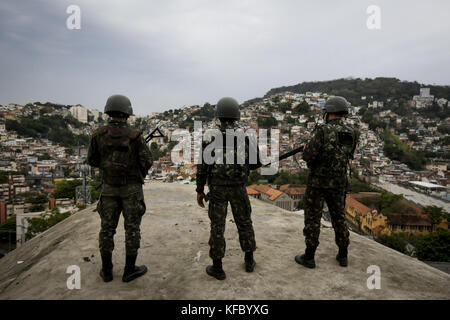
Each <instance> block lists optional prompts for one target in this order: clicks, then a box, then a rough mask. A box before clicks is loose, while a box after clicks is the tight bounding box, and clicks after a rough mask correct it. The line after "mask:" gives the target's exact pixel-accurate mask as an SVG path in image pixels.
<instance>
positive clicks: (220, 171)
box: [208, 132, 249, 185]
mask: <svg viewBox="0 0 450 320" xmlns="http://www.w3.org/2000/svg"><path fill="white" fill-rule="evenodd" d="M227 136H228V135H227V133H226V132H222V139H223V140H222V143H223V149H222V163H221V164H219V163H217V162H216V163H214V164H213V165H211V166H210V167H209V170H208V171H209V172H208V176H209V181H210V183H211V184H217V185H235V184H243V183H246V182H247V177H248V174H249V169H248V165H247V164H246V163H245V161H247V159H248V151H247V150H241V148H242V147H243V146H242V145H240V144H239V143H238V141H237V138H236V137H235V136H234V135H231V136H228V137H227ZM227 138H228V140H227ZM231 140H233V141H234V142H233V143H232V147H231ZM227 141H228V143H227ZM241 152H242V153H243V155H244V163H238V154H240V153H241ZM227 155H228V156H229V157H230V159H233V161H232V163H227Z"/></svg>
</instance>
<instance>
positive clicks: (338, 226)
mask: <svg viewBox="0 0 450 320" xmlns="http://www.w3.org/2000/svg"><path fill="white" fill-rule="evenodd" d="M348 106H349V103H348V102H347V100H346V99H345V98H343V97H331V98H329V99H328V100H327V102H326V103H325V114H324V116H325V123H324V124H323V125H319V126H317V127H316V129H315V130H314V132H313V136H312V138H311V140H310V141H309V143H308V144H307V145H306V146H305V150H304V152H303V159H304V160H305V161H306V163H307V165H308V168H309V170H310V173H309V176H308V182H307V188H306V194H305V227H304V229H303V234H304V236H305V243H306V250H305V253H304V254H303V255H297V256H296V257H295V261H296V262H297V263H299V264H301V265H303V266H305V267H308V268H314V267H315V266H316V264H315V261H314V254H315V251H316V248H317V246H318V245H319V233H320V220H321V218H322V209H323V201H324V200H325V201H326V203H327V206H328V209H329V211H330V216H331V222H332V225H333V228H334V232H335V239H336V244H337V245H338V247H339V252H338V254H337V256H336V259H337V260H338V261H339V264H340V265H341V266H342V267H346V266H347V263H348V262H347V247H348V245H349V232H348V229H347V225H346V221H345V211H344V210H345V196H346V191H347V184H348V179H347V169H348V167H349V162H350V160H351V159H353V154H354V152H355V148H356V145H357V142H358V138H359V132H358V130H355V129H353V128H352V127H350V126H349V125H347V124H345V123H344V121H343V117H344V116H345V115H347V114H348Z"/></svg>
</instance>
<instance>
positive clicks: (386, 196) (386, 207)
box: [378, 192, 403, 213]
mask: <svg viewBox="0 0 450 320" xmlns="http://www.w3.org/2000/svg"><path fill="white" fill-rule="evenodd" d="M401 199H403V194H393V193H390V192H383V193H381V196H380V202H379V208H378V211H379V212H383V213H387V211H391V209H392V207H393V205H394V204H395V203H396V202H397V201H400V200H401Z"/></svg>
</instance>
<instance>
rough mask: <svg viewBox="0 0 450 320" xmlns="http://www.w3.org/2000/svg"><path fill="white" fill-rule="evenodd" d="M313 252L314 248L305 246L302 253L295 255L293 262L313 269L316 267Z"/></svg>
mask: <svg viewBox="0 0 450 320" xmlns="http://www.w3.org/2000/svg"><path fill="white" fill-rule="evenodd" d="M315 252H316V249H315V248H312V247H306V250H305V253H304V254H302V255H297V256H295V262H297V263H298V264H301V265H302V266H305V267H307V268H311V269H313V268H315V267H316V262H315V261H314V254H315Z"/></svg>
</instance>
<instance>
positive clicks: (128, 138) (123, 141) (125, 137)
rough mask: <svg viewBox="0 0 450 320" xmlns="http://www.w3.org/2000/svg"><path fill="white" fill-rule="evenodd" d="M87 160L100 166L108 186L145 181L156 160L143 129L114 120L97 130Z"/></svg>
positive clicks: (105, 183) (107, 187) (120, 186)
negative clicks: (143, 134) (145, 138)
mask: <svg viewBox="0 0 450 320" xmlns="http://www.w3.org/2000/svg"><path fill="white" fill-rule="evenodd" d="M87 163H88V164H89V165H91V166H93V167H98V168H100V172H101V174H102V182H103V190H105V188H106V189H111V188H121V189H123V188H124V187H126V185H130V184H143V183H144V178H145V176H146V175H147V172H148V170H149V169H150V168H151V166H152V164H153V160H152V156H151V152H150V149H149V148H148V146H147V144H146V143H145V141H144V138H143V137H142V135H141V132H140V131H139V130H133V129H131V128H130V127H129V126H128V125H127V123H126V122H120V121H113V120H111V121H109V123H108V124H107V125H106V126H102V127H100V128H98V129H97V130H96V131H95V132H94V133H93V135H92V137H91V141H90V144H89V150H88V156H87ZM111 163H112V165H111Z"/></svg>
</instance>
